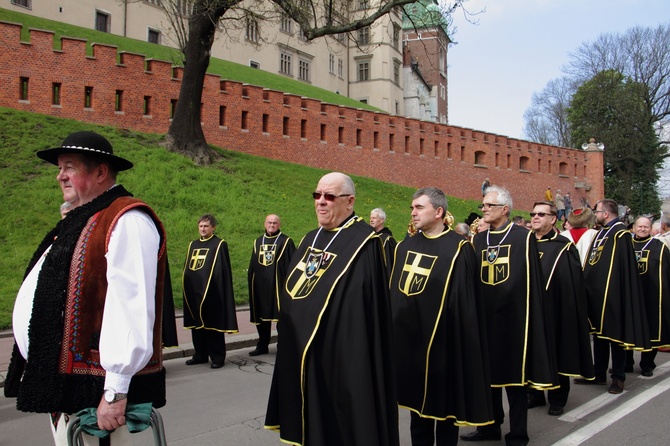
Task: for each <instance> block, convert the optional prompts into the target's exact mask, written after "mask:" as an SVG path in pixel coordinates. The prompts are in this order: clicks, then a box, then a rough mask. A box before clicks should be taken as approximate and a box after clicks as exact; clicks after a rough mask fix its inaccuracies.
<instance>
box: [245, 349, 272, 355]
mask: <svg viewBox="0 0 670 446" xmlns="http://www.w3.org/2000/svg"><path fill="white" fill-rule="evenodd" d="M267 353H268V350H267V349H261V350H259V349H256V350H251V351H250V352H249V356H258V355H266V354H267Z"/></svg>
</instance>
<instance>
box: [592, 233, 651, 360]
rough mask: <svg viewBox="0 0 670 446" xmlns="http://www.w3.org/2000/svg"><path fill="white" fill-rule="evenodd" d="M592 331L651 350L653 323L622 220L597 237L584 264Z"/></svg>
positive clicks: (628, 235) (632, 250) (604, 337)
mask: <svg viewBox="0 0 670 446" xmlns="http://www.w3.org/2000/svg"><path fill="white" fill-rule="evenodd" d="M584 282H585V284H586V293H587V299H588V300H587V302H588V311H589V322H590V323H591V331H592V333H594V334H595V335H596V336H598V337H599V338H601V339H605V340H610V341H613V342H616V343H620V344H622V346H623V347H624V348H626V349H633V350H649V349H650V348H651V344H650V342H649V339H650V337H649V325H648V324H647V310H646V308H645V304H644V299H643V298H642V295H643V291H642V285H641V283H640V276H639V274H638V273H637V262H636V260H635V250H634V249H633V241H632V236H631V234H630V232H628V230H627V229H626V226H625V225H624V224H623V223H621V222H620V221H619V220H614V221H612V222H610V224H609V225H608V226H605V227H603V228H602V229H601V230H600V232H598V234H597V235H596V236H595V237H594V238H593V241H592V242H591V247H590V249H589V256H588V258H587V259H586V264H585V265H584Z"/></svg>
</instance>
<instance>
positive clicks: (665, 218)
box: [661, 212, 670, 226]
mask: <svg viewBox="0 0 670 446" xmlns="http://www.w3.org/2000/svg"><path fill="white" fill-rule="evenodd" d="M661 223H662V224H664V225H665V226H670V213H666V212H663V214H662V215H661Z"/></svg>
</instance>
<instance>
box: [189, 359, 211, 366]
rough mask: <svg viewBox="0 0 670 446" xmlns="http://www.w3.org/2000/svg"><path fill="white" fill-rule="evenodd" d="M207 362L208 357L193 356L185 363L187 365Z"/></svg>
mask: <svg viewBox="0 0 670 446" xmlns="http://www.w3.org/2000/svg"><path fill="white" fill-rule="evenodd" d="M207 362H208V361H207V360H206V359H193V358H191V359H187V360H186V362H185V364H186V365H196V364H207Z"/></svg>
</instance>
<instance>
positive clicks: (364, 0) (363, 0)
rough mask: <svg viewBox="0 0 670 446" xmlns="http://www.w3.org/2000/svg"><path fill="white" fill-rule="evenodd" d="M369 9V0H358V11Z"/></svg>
mask: <svg viewBox="0 0 670 446" xmlns="http://www.w3.org/2000/svg"><path fill="white" fill-rule="evenodd" d="M369 7H370V2H369V0H358V9H368V8H369Z"/></svg>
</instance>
